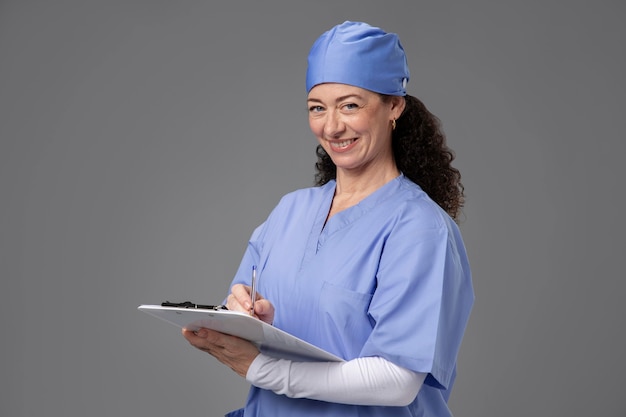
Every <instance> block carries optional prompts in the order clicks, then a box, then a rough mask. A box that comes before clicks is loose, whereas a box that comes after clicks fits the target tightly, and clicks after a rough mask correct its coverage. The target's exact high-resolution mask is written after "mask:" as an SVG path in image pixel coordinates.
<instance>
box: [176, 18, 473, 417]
mask: <svg viewBox="0 0 626 417" xmlns="http://www.w3.org/2000/svg"><path fill="white" fill-rule="evenodd" d="M408 79H409V71H408V67H407V62H406V57H405V54H404V50H403V48H402V46H401V44H400V42H399V40H398V37H397V35H395V34H393V33H386V32H384V31H382V30H381V29H379V28H375V27H372V26H370V25H367V24H365V23H359V22H344V23H343V24H341V25H338V26H335V27H334V28H332V29H331V30H329V31H328V32H326V33H324V34H323V35H322V36H321V37H320V38H319V39H318V40H317V41H316V42H315V43H314V45H313V47H312V48H311V51H310V53H309V57H308V69H307V91H308V97H307V105H308V109H309V125H310V128H311V131H312V132H313V133H314V135H315V136H316V137H317V140H318V141H319V146H318V162H317V165H316V167H317V170H318V172H317V186H316V187H312V188H308V189H303V190H298V191H295V192H293V193H290V194H288V195H286V196H284V197H283V198H282V199H281V201H280V203H279V204H278V205H277V207H276V208H275V209H274V210H273V211H272V213H271V214H270V216H269V217H268V219H267V220H266V221H265V222H264V223H263V224H262V225H261V226H259V227H258V228H257V229H256V230H255V231H254V233H253V234H252V237H251V239H250V242H249V245H248V249H247V250H246V252H245V255H244V257H243V260H242V263H241V266H240V268H239V270H238V272H237V275H236V276H235V278H234V280H233V285H232V289H231V293H230V294H229V296H228V298H227V306H228V308H229V309H231V310H238V311H250V309H251V308H253V311H254V314H255V315H256V316H257V317H258V318H259V319H261V320H264V321H266V322H268V323H272V324H273V325H274V326H277V327H278V328H281V329H283V330H285V331H287V332H289V333H292V334H294V335H296V336H298V337H300V338H302V339H304V340H307V341H309V342H310V343H313V344H315V345H317V346H319V347H321V348H323V349H325V350H327V351H329V352H331V353H333V354H335V355H337V356H340V357H341V358H343V359H345V362H337V363H335V362H331V363H325V362H315V363H307V362H294V361H289V360H284V359H276V358H272V357H269V356H267V355H265V354H262V353H260V352H259V351H258V350H257V348H256V347H255V346H254V345H252V344H250V343H249V342H247V341H244V340H241V339H238V338H235V337H231V336H227V335H224V334H221V333H218V332H214V331H210V330H208V329H201V330H200V331H198V332H195V333H194V332H191V331H186V330H183V334H184V336H185V338H187V340H188V341H189V342H190V343H191V344H192V345H193V346H195V347H197V348H198V349H201V350H204V351H206V352H208V353H210V354H211V355H213V356H215V357H216V358H217V359H218V360H220V361H221V362H223V363H224V364H226V365H228V366H230V367H231V368H232V369H233V370H234V371H235V372H237V373H238V374H239V375H241V376H243V377H245V378H246V379H247V380H248V381H249V382H250V383H251V384H252V387H251V390H250V394H249V396H248V400H247V403H246V406H245V409H242V410H237V411H235V412H233V413H230V414H229V416H243V415H245V416H275V417H280V416H289V417H294V416H322V415H323V416H342V417H345V416H357V415H358V416H417V415H419V416H438V417H441V416H447V415H450V411H449V410H448V407H447V400H448V397H449V394H450V390H451V389H452V386H453V383H454V379H455V371H456V357H457V353H458V350H459V346H460V343H461V339H462V336H463V333H464V330H465V326H466V323H467V320H468V317H469V313H470V309H471V305H472V303H473V297H474V296H473V290H472V284H471V277H470V270H469V265H468V261H467V256H466V253H465V248H464V245H463V242H462V239H461V236H460V233H459V230H458V227H457V225H456V223H455V221H454V219H455V218H456V217H457V216H458V214H459V211H460V209H461V207H462V204H463V188H462V185H461V183H460V175H459V172H458V171H457V170H456V169H454V168H452V167H451V166H450V162H451V161H452V159H453V156H452V152H451V151H450V150H449V149H448V148H447V147H446V145H445V140H444V137H443V135H442V133H441V132H440V130H439V126H438V122H437V119H436V118H435V117H434V116H433V115H431V114H430V113H429V112H428V111H427V110H426V108H425V107H424V106H423V104H421V102H420V101H419V100H417V99H416V98H414V97H411V96H408V95H407V94H406V83H407V82H408ZM252 265H256V266H258V271H259V272H258V274H259V275H258V280H259V281H258V290H259V293H260V294H262V296H259V297H258V298H257V300H256V302H255V303H254V305H253V306H252V304H251V297H250V294H249V292H250V287H249V285H247V284H249V272H250V268H251V266H252Z"/></svg>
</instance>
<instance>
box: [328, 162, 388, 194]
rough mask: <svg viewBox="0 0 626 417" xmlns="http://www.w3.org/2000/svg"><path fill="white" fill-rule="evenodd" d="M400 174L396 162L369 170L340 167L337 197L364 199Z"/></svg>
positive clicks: (336, 190)
mask: <svg viewBox="0 0 626 417" xmlns="http://www.w3.org/2000/svg"><path fill="white" fill-rule="evenodd" d="M398 175H400V171H399V170H398V168H397V167H396V166H395V164H393V166H389V167H387V168H386V169H382V170H381V169H377V170H370V171H368V172H351V171H347V170H339V169H338V170H337V186H336V189H335V198H337V197H339V198H345V197H350V196H353V197H359V196H360V197H361V199H362V198H364V197H367V196H368V195H370V194H371V193H373V192H374V191H376V190H377V189H379V188H380V187H382V186H383V185H385V184H387V183H388V182H389V181H391V180H393V179H394V178H397V177H398ZM357 202H358V201H357ZM355 204H356V203H355Z"/></svg>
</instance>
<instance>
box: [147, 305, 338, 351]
mask: <svg viewBox="0 0 626 417" xmlns="http://www.w3.org/2000/svg"><path fill="white" fill-rule="evenodd" d="M138 309H139V311H143V312H145V313H148V314H150V315H151V316H154V317H157V318H159V319H161V320H164V321H166V322H168V323H170V324H173V325H176V326H178V327H181V328H183V327H184V328H186V329H189V330H197V329H199V328H201V327H205V328H207V329H212V330H216V331H218V332H221V333H225V334H229V335H232V336H237V337H241V338H242V339H246V340H248V341H250V342H252V343H254V344H255V345H256V346H257V347H258V348H259V350H260V351H261V352H263V353H264V354H266V355H268V356H273V357H275V358H281V359H290V360H294V361H300V362H316V361H326V362H343V361H344V360H343V359H341V358H340V357H338V356H336V355H333V354H332V353H330V352H327V351H325V350H323V349H321V348H319V347H317V346H315V345H312V344H311V343H309V342H306V341H304V340H302V339H300V338H298V337H296V336H293V335H291V334H289V333H287V332H285V331H283V330H281V329H278V328H276V327H274V326H272V325H270V324H267V323H265V322H264V321H261V320H259V319H257V318H256V317H252V316H250V315H248V314H246V313H242V312H239V311H230V310H225V309H208V308H185V307H169V306H161V305H151V304H142V305H140V306H139V307H138Z"/></svg>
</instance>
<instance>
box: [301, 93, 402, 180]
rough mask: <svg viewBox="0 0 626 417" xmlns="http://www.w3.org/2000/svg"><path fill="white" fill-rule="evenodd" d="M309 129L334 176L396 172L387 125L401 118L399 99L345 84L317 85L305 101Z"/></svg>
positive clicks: (389, 129) (389, 128) (400, 99)
mask: <svg viewBox="0 0 626 417" xmlns="http://www.w3.org/2000/svg"><path fill="white" fill-rule="evenodd" d="M307 104H308V109H309V126H310V128H311V131H312V132H313V134H314V135H315V136H316V137H317V140H318V141H319V143H320V144H321V145H322V147H323V148H324V150H325V151H326V153H328V155H329V156H330V158H331V159H332V160H333V162H334V163H335V165H336V166H337V173H338V174H339V172H340V171H342V170H344V171H346V172H348V171H349V172H355V173H359V172H368V171H370V170H377V169H390V168H392V169H394V170H395V169H396V168H395V162H394V160H393V153H392V150H391V132H392V128H391V123H392V120H394V119H397V118H398V117H400V115H401V114H402V110H403V109H404V98H403V97H392V98H391V100H387V101H383V99H382V97H381V96H380V95H379V94H377V93H374V92H372V91H369V90H365V89H363V88H359V87H354V86H350V85H346V84H336V83H327V84H319V85H317V86H315V87H313V88H312V89H311V91H310V92H309V96H308V100H307Z"/></svg>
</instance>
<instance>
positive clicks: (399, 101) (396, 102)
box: [390, 96, 406, 119]
mask: <svg viewBox="0 0 626 417" xmlns="http://www.w3.org/2000/svg"><path fill="white" fill-rule="evenodd" d="M405 107H406V100H405V99H404V97H403V96H392V97H391V109H390V110H391V114H392V116H393V118H394V119H398V118H399V117H400V116H401V115H402V112H403V111H404V108H405Z"/></svg>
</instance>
